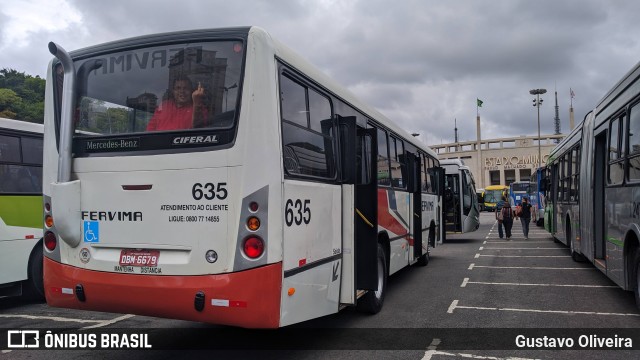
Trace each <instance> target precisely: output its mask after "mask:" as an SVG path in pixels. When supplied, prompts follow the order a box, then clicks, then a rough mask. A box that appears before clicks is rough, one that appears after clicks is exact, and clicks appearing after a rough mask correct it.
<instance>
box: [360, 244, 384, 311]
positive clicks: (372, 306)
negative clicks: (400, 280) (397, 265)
mask: <svg viewBox="0 0 640 360" xmlns="http://www.w3.org/2000/svg"><path fill="white" fill-rule="evenodd" d="M377 262H378V290H376V291H373V290H369V291H367V293H366V294H364V296H362V297H361V298H360V300H358V305H357V306H358V310H360V311H362V312H366V313H369V314H377V313H379V312H380V310H382V305H383V303H384V296H385V294H386V292H387V278H388V274H389V269H388V268H387V254H386V253H385V251H384V248H383V247H382V245H381V244H380V243H378V259H377Z"/></svg>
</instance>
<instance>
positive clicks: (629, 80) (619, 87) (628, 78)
mask: <svg viewBox="0 0 640 360" xmlns="http://www.w3.org/2000/svg"><path fill="white" fill-rule="evenodd" d="M638 78H640V62H638V63H637V64H636V65H634V66H633V67H632V68H631V70H629V71H628V72H627V73H626V74H625V75H624V76H623V77H622V78H621V79H620V80H619V81H618V82H617V83H616V84H615V85H614V86H613V87H612V88H611V89H610V90H609V91H607V93H606V95H605V96H603V97H602V99H600V101H598V103H597V106H596V107H595V110H592V111H590V112H588V113H587V114H586V115H585V117H584V119H583V120H582V121H581V122H580V123H578V125H577V126H576V127H575V128H573V130H572V131H571V132H570V133H569V135H567V136H566V137H565V138H564V139H563V140H562V141H560V142H559V143H558V145H556V146H555V147H554V148H553V149H551V151H550V152H549V157H550V161H553V160H554V159H555V155H557V154H558V153H563V152H564V151H565V150H566V149H567V148H570V147H572V146H573V144H574V143H576V142H577V141H578V140H579V139H580V136H579V133H581V132H582V126H583V125H584V121H585V119H586V118H587V117H588V116H594V114H597V116H598V117H599V118H601V119H602V120H606V119H607V118H608V116H609V115H610V114H612V112H615V111H617V108H609V105H611V104H612V103H613V102H614V101H616V100H617V99H619V98H620V95H621V94H622V93H624V92H625V91H626V90H627V89H629V87H630V86H631V85H632V84H633V83H634V82H635V81H636V80H637V79H638ZM634 95H635V93H634V94H631V97H633V96H634ZM626 101H628V99H625V102H623V104H624V103H626ZM605 110H607V111H606V112H605ZM597 125H598V124H596V126H597Z"/></svg>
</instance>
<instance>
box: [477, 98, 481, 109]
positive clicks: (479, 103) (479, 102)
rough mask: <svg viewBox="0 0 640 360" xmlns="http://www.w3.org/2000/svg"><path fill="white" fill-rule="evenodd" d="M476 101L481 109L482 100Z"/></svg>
mask: <svg viewBox="0 0 640 360" xmlns="http://www.w3.org/2000/svg"><path fill="white" fill-rule="evenodd" d="M476 101H477V102H478V107H482V100H480V99H476Z"/></svg>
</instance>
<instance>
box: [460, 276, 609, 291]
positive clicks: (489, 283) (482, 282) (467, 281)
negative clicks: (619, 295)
mask: <svg viewBox="0 0 640 360" xmlns="http://www.w3.org/2000/svg"><path fill="white" fill-rule="evenodd" d="M462 284H463V285H464V286H460V287H465V286H467V284H480V285H507V286H543V287H553V286H557V287H580V288H612V289H617V288H618V286H615V285H573V284H527V283H507V282H484V281H469V278H464V281H463V282H462Z"/></svg>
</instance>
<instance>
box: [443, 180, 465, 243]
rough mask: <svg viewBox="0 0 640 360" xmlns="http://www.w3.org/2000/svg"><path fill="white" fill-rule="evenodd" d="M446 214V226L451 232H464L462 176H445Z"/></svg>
mask: <svg viewBox="0 0 640 360" xmlns="http://www.w3.org/2000/svg"><path fill="white" fill-rule="evenodd" d="M444 200H445V213H446V226H447V231H449V232H461V231H462V213H461V207H462V205H461V204H460V176H459V175H458V173H456V174H453V175H452V174H447V175H446V176H445V194H444Z"/></svg>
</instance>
